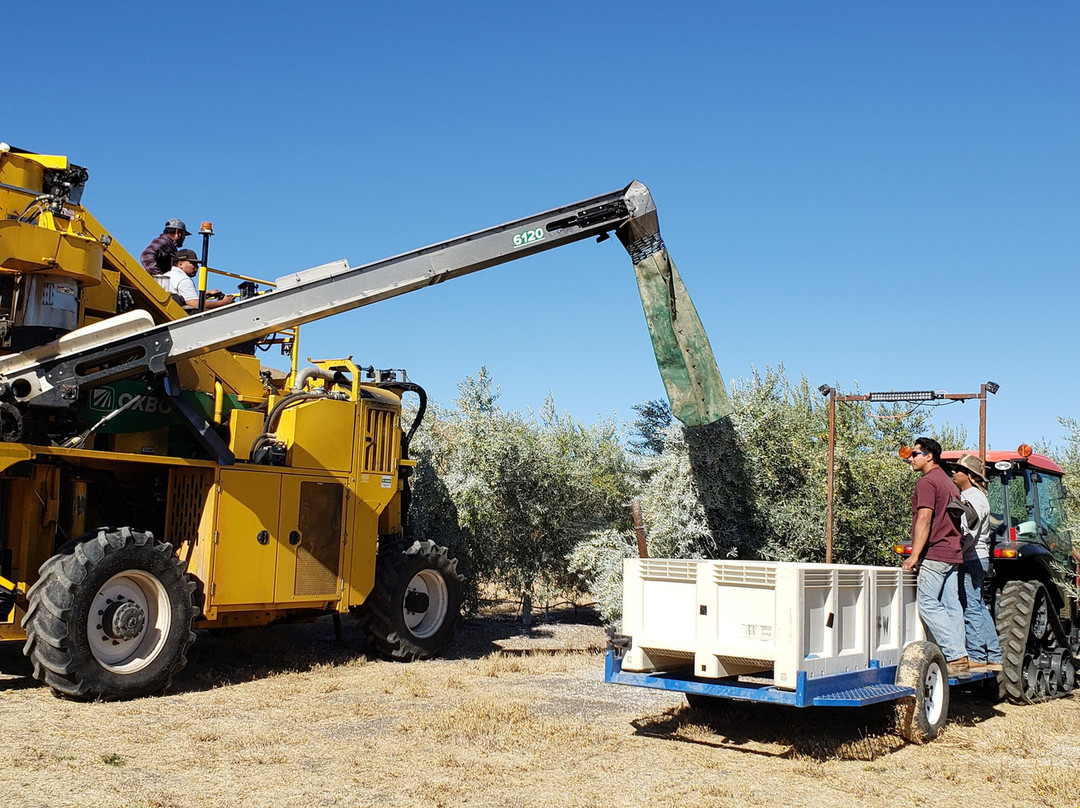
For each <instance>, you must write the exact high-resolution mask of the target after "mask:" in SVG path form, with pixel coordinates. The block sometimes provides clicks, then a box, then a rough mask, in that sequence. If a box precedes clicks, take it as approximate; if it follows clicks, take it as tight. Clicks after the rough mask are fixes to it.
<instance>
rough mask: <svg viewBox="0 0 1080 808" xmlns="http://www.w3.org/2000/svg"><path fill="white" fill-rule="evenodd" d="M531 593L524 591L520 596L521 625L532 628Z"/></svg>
mask: <svg viewBox="0 0 1080 808" xmlns="http://www.w3.org/2000/svg"><path fill="white" fill-rule="evenodd" d="M532 624H533V614H532V593H531V592H526V593H524V594H523V595H522V596H521V625H523V626H525V628H532Z"/></svg>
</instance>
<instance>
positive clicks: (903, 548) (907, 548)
mask: <svg viewBox="0 0 1080 808" xmlns="http://www.w3.org/2000/svg"><path fill="white" fill-rule="evenodd" d="M892 549H893V552H894V553H896V554H897V555H911V545H910V544H894V545H893V548H892Z"/></svg>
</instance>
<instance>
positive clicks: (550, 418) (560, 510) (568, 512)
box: [416, 368, 633, 618]
mask: <svg viewBox="0 0 1080 808" xmlns="http://www.w3.org/2000/svg"><path fill="white" fill-rule="evenodd" d="M459 392H460V395H459V396H458V398H457V400H456V401H455V402H454V403H455V409H453V410H449V411H445V410H440V409H438V408H436V409H435V412H434V413H433V415H432V416H431V417H429V419H428V423H427V425H426V428H425V429H424V430H422V431H421V433H419V435H418V443H419V445H420V447H421V448H420V450H419V451H418V457H420V458H421V466H424V467H426V468H424V469H423V470H422V473H421V474H419V475H418V480H417V483H418V484H417V486H416V500H417V505H418V509H417V510H418V511H420V512H422V511H426V512H427V513H426V515H427V516H429V517H430V516H432V515H434V516H436V517H437V518H438V519H439V520H440V521H441V523H442V524H441V530H443V531H444V532H446V533H447V534H448V535H450V536H451V537H453V539H454V540H455V543H456V544H457V547H456V548H455V549H456V551H457V553H458V555H459V557H461V558H463V560H464V561H465V562H466V563H465V566H466V567H467V568H468V569H469V571H470V572H471V573H472V574H473V575H474V576H475V578H476V579H478V580H480V581H484V582H490V583H494V584H498V585H500V586H503V587H505V588H507V589H509V590H510V591H512V592H514V593H516V594H517V595H518V596H519V597H521V599H522V603H523V609H524V611H525V616H526V618H528V612H529V608H530V604H531V600H532V597H533V596H534V594H535V593H536V592H537V590H538V589H539V590H542V589H545V588H548V589H568V588H572V587H574V586H575V585H576V584H577V583H578V578H577V577H576V576H575V573H574V572H573V571H572V570H571V567H570V566H569V564H568V562H567V559H568V556H569V555H570V553H571V551H572V550H573V549H574V547H575V546H576V545H578V544H579V543H581V542H582V541H584V540H585V539H586V538H587V537H588V536H589V535H590V534H591V533H593V532H596V531H601V530H604V529H607V528H609V527H611V526H614V525H623V526H625V523H626V522H627V521H628V519H627V514H626V511H625V507H624V506H625V503H626V502H627V500H628V499H629V496H630V489H631V486H632V481H633V475H632V473H631V468H630V461H629V459H628V456H627V454H626V452H625V451H624V448H623V445H622V442H621V441H620V439H619V435H618V432H617V428H616V425H615V422H614V420H609V421H603V422H601V423H599V424H596V425H593V426H585V425H583V424H581V423H579V422H576V421H574V420H573V419H572V418H571V417H570V416H569V415H566V414H561V415H560V414H559V413H558V412H557V411H556V409H555V405H554V402H553V401H552V400H551V399H550V398H549V399H548V400H547V401H546V402H545V404H544V406H543V408H542V409H541V411H540V414H539V416H538V417H534V416H533V415H532V414H523V413H520V412H506V411H504V410H503V409H502V408H501V407H500V405H499V403H498V398H499V391H498V389H497V388H496V387H495V386H494V385H493V382H492V380H491V377H490V375H489V374H488V373H487V370H486V369H484V368H482V369H481V370H480V373H479V375H478V376H477V377H476V378H471V377H470V378H467V379H465V380H464V381H463V382H462V383H461V384H460V385H459ZM436 482H437V483H438V484H437V485H436ZM423 529H424V530H427V531H430V530H431V528H430V527H426V528H423Z"/></svg>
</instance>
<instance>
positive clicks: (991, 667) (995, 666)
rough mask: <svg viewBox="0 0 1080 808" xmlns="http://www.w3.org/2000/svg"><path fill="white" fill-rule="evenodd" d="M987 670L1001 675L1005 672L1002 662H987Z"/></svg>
mask: <svg viewBox="0 0 1080 808" xmlns="http://www.w3.org/2000/svg"><path fill="white" fill-rule="evenodd" d="M986 669H987V670H988V671H993V672H994V673H1001V672H1002V671H1003V670H1005V669H1004V668H1003V667H1002V665H1001V663H1000V662H987V663H986Z"/></svg>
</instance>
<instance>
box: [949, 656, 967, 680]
mask: <svg viewBox="0 0 1080 808" xmlns="http://www.w3.org/2000/svg"><path fill="white" fill-rule="evenodd" d="M948 668H949V676H963V675H964V674H965V673H968V672H969V671H970V670H971V665H970V664H969V663H968V658H967V657H966V656H964V657H960V658H959V659H954V660H952V661H951V662H950V663H949V664H948Z"/></svg>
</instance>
